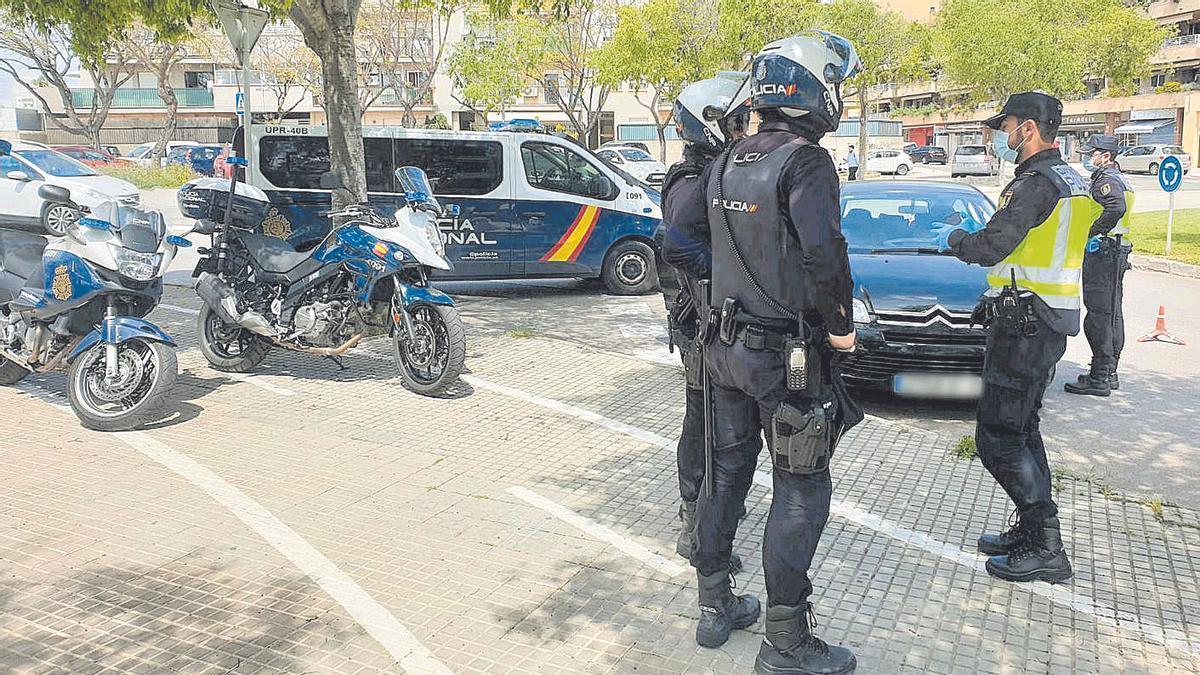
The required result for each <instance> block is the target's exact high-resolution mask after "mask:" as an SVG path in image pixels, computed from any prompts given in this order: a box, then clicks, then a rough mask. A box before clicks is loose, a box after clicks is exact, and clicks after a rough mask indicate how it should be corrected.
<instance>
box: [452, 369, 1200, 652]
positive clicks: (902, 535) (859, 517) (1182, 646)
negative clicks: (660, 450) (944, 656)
mask: <svg viewBox="0 0 1200 675" xmlns="http://www.w3.org/2000/svg"><path fill="white" fill-rule="evenodd" d="M467 378H470V379H469V380H468V382H470V383H471V384H472V385H474V386H477V387H481V388H483V389H490V390H492V391H495V392H497V393H501V394H504V395H506V396H511V397H513V398H517V399H521V400H523V401H527V402H529V403H533V404H535V405H539V406H542V407H544V408H549V409H551V410H555V411H557V412H561V413H563V414H566V415H570V416H572V417H576V418H578V419H582V420H585V421H588V422H592V423H593V424H598V425H600V426H602V427H604V428H606V429H611V430H613V431H617V432H619V433H623V434H625V435H627V436H632V437H633V438H636V439H638V440H641V441H644V442H646V443H649V444H651V445H655V446H659V447H673V446H674V444H675V441H673V440H671V439H668V438H666V437H664V436H660V435H658V434H656V433H654V432H652V431H647V430H646V429H639V428H638V427H635V426H632V425H629V424H625V423H624V422H618V421H617V420H614V419H610V418H608V417H604V416H603V415H599V414H597V413H594V412H592V411H590V410H584V409H582V408H577V407H575V406H573V405H570V404H567V403H562V402H561V401H555V400H553V399H549V398H545V397H542V396H538V395H536V394H531V393H528V392H525V391H522V390H520V389H515V388H513V387H509V386H506V385H502V384H497V383H494V382H489V381H487V380H483V379H480V378H478V377H474V376H467V375H464V376H463V379H464V380H466V379H467ZM754 482H755V483H758V484H759V485H760V486H763V487H766V488H767V489H771V487H772V486H771V477H770V475H768V474H762V473H757V472H756V473H755V475H754ZM830 511H831V513H833V514H834V515H837V516H840V517H841V518H844V519H846V520H849V521H850V522H853V523H855V524H857V525H859V526H861V527H865V528H867V529H870V530H874V531H876V532H879V533H881V534H884V535H886V536H888V537H891V538H892V539H895V540H896V541H899V542H902V543H905V544H912V545H914V546H916V547H918V548H921V549H923V550H925V551H927V552H929V553H932V554H933V555H936V556H938V557H941V558H943V559H946V560H950V561H952V562H955V563H958V564H959V565H963V566H964V567H968V568H970V569H972V570H974V571H976V572H980V573H983V574H987V572H986V570H984V569H983V561H982V560H980V559H979V558H978V557H977V556H975V555H972V554H970V553H967V552H965V551H963V550H962V549H960V548H958V547H957V546H954V545H952V544H948V543H945V542H942V541H938V540H937V539H934V538H933V537H930V536H929V535H926V534H923V533H921V532H917V531H915V530H911V529H908V528H906V527H904V526H903V525H900V524H899V523H895V522H892V521H890V520H887V519H885V518H881V517H879V516H876V515H874V514H872V513H870V512H868V511H867V510H865V509H863V508H862V507H860V506H858V505H856V504H854V503H852V502H844V501H841V500H838V499H835V500H833V501H832V503H831V506H830ZM1022 588H1024V589H1027V590H1029V591H1030V592H1031V593H1035V594H1037V595H1040V596H1042V597H1044V598H1047V599H1049V600H1050V601H1051V602H1054V603H1055V604H1057V605H1061V606H1063V607H1067V608H1070V609H1073V610H1075V611H1078V612H1080V613H1083V614H1087V615H1089V616H1091V617H1093V618H1094V619H1095V620H1096V621H1098V622H1100V623H1103V624H1106V625H1109V626H1114V627H1116V628H1118V629H1124V630H1128V631H1131V632H1134V633H1137V634H1140V635H1141V636H1142V637H1144V638H1146V639H1147V640H1149V641H1151V642H1154V643H1156V644H1160V645H1165V646H1167V647H1169V648H1172V649H1177V650H1180V651H1183V652H1186V653H1188V654H1189V655H1191V656H1192V657H1194V658H1200V646H1193V644H1192V643H1191V641H1190V640H1189V638H1188V636H1187V633H1186V632H1185V631H1183V630H1182V629H1177V628H1172V629H1171V630H1170V631H1169V632H1168V631H1167V630H1166V629H1164V628H1163V627H1162V626H1160V625H1158V624H1156V623H1154V622H1152V621H1147V620H1145V619H1139V618H1138V617H1137V616H1135V615H1134V614H1132V613H1130V612H1125V611H1118V610H1117V609H1115V608H1113V607H1110V606H1108V605H1105V604H1104V603H1100V602H1097V601H1095V600H1092V599H1091V598H1089V597H1086V596H1084V595H1080V594H1078V593H1073V592H1071V591H1069V590H1067V589H1066V588H1065V587H1062V586H1052V585H1050V584H1046V583H1042V582H1035V583H1029V584H1023V585H1022Z"/></svg>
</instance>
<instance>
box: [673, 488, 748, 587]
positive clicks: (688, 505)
mask: <svg viewBox="0 0 1200 675" xmlns="http://www.w3.org/2000/svg"><path fill="white" fill-rule="evenodd" d="M695 550H696V502H680V504H679V538H678V539H676V540H675V553H676V554H678V555H679V557H681V558H683V559H684V560H691V559H692V553H693V552H694V551H695ZM741 571H742V558H741V556H739V555H738V554H736V553H730V554H729V573H730V574H737V573H738V572H741Z"/></svg>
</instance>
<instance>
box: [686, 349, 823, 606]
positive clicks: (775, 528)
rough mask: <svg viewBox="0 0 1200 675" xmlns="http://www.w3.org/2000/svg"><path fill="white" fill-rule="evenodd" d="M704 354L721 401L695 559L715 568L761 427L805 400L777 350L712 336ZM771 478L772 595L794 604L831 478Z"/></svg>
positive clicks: (731, 531)
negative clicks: (784, 405)
mask: <svg viewBox="0 0 1200 675" xmlns="http://www.w3.org/2000/svg"><path fill="white" fill-rule="evenodd" d="M707 357H708V358H707V363H708V367H709V369H710V373H711V376H712V380H713V385H714V386H713V397H714V400H715V404H716V424H715V433H714V436H715V440H716V443H715V458H714V479H715V481H714V488H715V489H714V491H713V494H712V496H711V497H706V496H704V494H703V493H701V497H700V502H699V507H698V509H697V527H696V539H697V550H696V552H695V554H694V555H693V557H692V565H693V566H694V567H696V569H697V570H699V571H700V573H702V574H713V573H715V572H718V571H720V570H722V569H725V568H726V567H727V566H728V564H729V554H730V553H731V551H732V543H733V538H734V535H735V534H736V533H737V525H738V509H739V507H740V505H741V504H743V503H744V501H745V499H746V494H747V493H748V492H749V490H750V486H751V484H752V483H753V482H754V470H755V467H756V466H757V464H758V454H759V451H760V450H761V449H762V440H761V436H760V434H762V433H763V432H764V431H767V432H768V434H769V427H770V420H771V417H772V416H773V415H774V412H775V409H776V408H777V407H778V405H779V403H780V402H782V401H784V400H788V401H789V402H792V403H793V404H794V405H797V406H798V407H799V406H802V405H804V404H805V400H804V399H802V398H799V397H797V396H796V395H795V394H794V393H793V392H790V391H788V389H787V385H786V380H785V371H784V363H783V355H782V354H780V353H778V352H770V351H751V350H748V349H746V348H745V346H744V345H743V344H742V343H741V342H740V341H739V342H735V343H734V344H733V346H731V347H726V346H724V345H721V344H719V343H718V344H714V345H713V346H712V348H710V349H709V352H708V355H707ZM764 425H765V427H766V428H765V429H764ZM768 437H769V436H768ZM772 482H773V485H774V493H773V495H772V499H771V510H770V513H769V514H768V516H767V528H766V533H765V536H764V539H763V568H764V571H765V572H766V581H767V599H768V603H769V604H772V605H777V604H784V605H794V604H799V603H800V602H803V601H804V600H805V599H806V598H808V596H809V595H810V594H811V593H812V582H811V581H810V580H809V577H808V570H809V567H810V566H811V565H812V559H813V556H814V555H815V553H816V550H817V543H818V542H819V541H820V539H821V533H822V531H824V529H825V522H826V521H827V520H828V519H829V502H830V498H831V496H832V493H833V485H832V482H831V480H830V476H829V471H827V470H826V471H823V472H820V473H817V474H812V475H804V476H802V475H794V474H791V473H787V472H783V471H773V477H772Z"/></svg>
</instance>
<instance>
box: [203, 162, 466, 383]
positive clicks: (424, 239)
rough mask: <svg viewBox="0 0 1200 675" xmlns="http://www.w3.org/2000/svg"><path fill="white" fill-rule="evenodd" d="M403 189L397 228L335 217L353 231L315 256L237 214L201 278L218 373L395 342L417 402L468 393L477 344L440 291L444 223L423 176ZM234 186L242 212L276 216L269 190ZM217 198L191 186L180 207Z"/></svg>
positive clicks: (414, 175)
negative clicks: (434, 283)
mask: <svg viewBox="0 0 1200 675" xmlns="http://www.w3.org/2000/svg"><path fill="white" fill-rule="evenodd" d="M395 177H396V181H397V183H398V184H399V185H400V186H401V188H402V189H403V191H404V194H405V204H404V206H403V207H402V208H400V209H399V210H398V211H396V213H395V215H394V216H392V217H385V216H381V215H379V214H378V213H376V212H375V211H374V210H372V209H371V208H370V207H369V206H368V205H366V204H360V205H354V206H351V207H349V208H347V209H345V210H344V211H341V212H337V213H331V214H329V217H330V218H331V219H336V220H341V221H342V224H341V225H340V226H337V227H335V228H334V229H333V230H332V231H331V232H330V233H329V234H328V235H327V236H326V237H325V238H324V239H323V240H322V241H321V242H320V243H319V244H318V245H317V246H316V247H315V248H313V249H312V250H310V251H296V250H295V249H293V248H292V246H291V245H289V244H288V243H287V242H286V241H284V240H283V239H280V238H277V237H270V236H266V235H262V234H255V233H254V232H253V231H252V230H254V229H258V230H262V229H264V228H262V227H261V224H260V226H259V227H244V226H243V227H239V226H238V225H237V224H235V223H233V222H232V221H231V219H230V218H229V216H228V210H227V212H226V213H227V215H226V223H225V224H223V225H222V226H220V228H219V232H217V233H216V234H214V236H213V247H212V248H211V249H201V251H200V253H201V260H200V263H199V264H198V265H197V267H196V273H195V276H196V277H197V280H196V293H197V294H198V295H199V296H200V298H201V299H202V300H204V307H203V308H202V309H201V311H200V316H199V319H198V329H199V343H200V351H201V352H202V353H203V354H204V357H205V358H206V359H207V360H208V362H209V363H210V364H211V365H212V366H213V368H216V369H217V370H222V371H229V372H247V371H250V370H253V369H254V368H255V367H257V366H258V365H259V364H260V363H261V362H262V360H263V359H264V358H265V357H266V355H267V353H268V352H269V351H270V350H271V348H272V347H281V348H284V349H289V350H292V351H297V352H304V353H308V354H313V355H317V356H325V357H330V358H333V359H335V361H336V359H337V357H338V356H339V355H341V354H343V353H345V352H347V351H349V350H350V349H352V348H354V347H355V346H356V345H358V344H359V342H360V341H361V340H362V339H364V338H367V337H371V336H375V335H387V336H388V337H389V339H390V340H391V342H392V355H393V357H394V358H395V360H396V364H397V366H398V368H399V372H400V377H401V379H402V380H403V382H404V386H405V387H406V388H408V389H409V390H410V391H413V392H416V393H419V394H424V395H427V396H436V395H438V394H441V393H442V392H444V391H445V390H446V389H447V388H449V387H450V386H451V385H453V384H454V382H455V381H457V378H458V376H459V374H460V373H461V372H462V369H463V362H464V360H465V357H466V332H465V330H464V328H463V324H462V319H461V318H460V317H459V315H458V311H457V310H456V309H455V307H454V301H453V300H452V299H451V298H450V297H449V296H448V295H446V294H444V293H442V292H441V291H438V290H437V289H435V288H433V287H431V286H430V285H429V272H430V271H431V270H433V269H440V270H448V269H450V263H449V262H448V261H447V259H446V257H445V248H444V246H443V242H442V237H441V232H440V231H439V229H438V227H437V218H438V217H439V216H441V215H443V213H444V211H443V209H442V207H441V205H440V204H439V203H438V201H437V200H436V199H435V198H434V197H433V191H432V188H431V187H430V184H429V179H428V178H427V177H426V175H425V173H424V172H423V171H421V170H420V169H417V168H415V167H403V168H401V169H397V170H396V172H395ZM208 180H210V181H215V180H216V179H208ZM226 185H230V187H233V188H234V195H235V197H234V200H235V201H238V202H242V203H244V202H246V201H251V202H255V201H261V202H263V204H264V206H263V208H262V210H265V204H266V196H265V195H264V194H263V193H262V192H261V190H258V189H257V188H254V187H251V186H246V185H244V184H243V185H238V184H236V181H235V182H234V183H233V184H232V185H231V184H229V183H226ZM215 187H216V186H215V185H212V184H209V183H202V182H197V183H195V184H191V185H185V186H184V189H181V191H180V202H181V204H185V203H188V202H191V203H193V204H194V203H196V202H197V201H203V200H205V199H207V197H205V196H204V195H203V194H202V193H203V192H205V191H206V190H211V189H213V188H215ZM221 189H224V186H221ZM223 198H224V199H228V193H225V194H224V196H223ZM227 206H228V207H229V209H232V208H233V207H232V205H227ZM251 210H252V211H253V210H255V208H251ZM243 225H244V224H243Z"/></svg>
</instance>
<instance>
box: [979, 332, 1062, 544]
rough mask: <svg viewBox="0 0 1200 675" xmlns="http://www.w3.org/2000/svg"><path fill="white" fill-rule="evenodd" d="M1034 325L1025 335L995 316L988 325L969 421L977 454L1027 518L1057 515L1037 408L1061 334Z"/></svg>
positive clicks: (1059, 348) (1056, 358) (1032, 520)
mask: <svg viewBox="0 0 1200 675" xmlns="http://www.w3.org/2000/svg"><path fill="white" fill-rule="evenodd" d="M1038 328H1039V330H1038V331H1037V334H1036V335H1033V336H1029V335H1024V334H1023V333H1022V332H1021V331H1020V330H1019V329H1015V328H1011V327H1008V326H1004V325H1002V324H1001V322H999V321H996V322H994V323H993V324H992V326H991V332H990V333H988V338H987V352H986V355H985V357H984V363H983V397H982V398H980V400H979V410H978V414H977V418H976V426H975V445H976V448H977V449H978V451H979V459H980V460H981V461H982V462H983V466H984V468H986V469H987V470H988V472H989V473H991V474H992V477H993V478H995V479H996V482H997V483H999V484H1000V487H1002V488H1004V492H1005V493H1006V494H1008V497H1009V499H1011V500H1012V502H1013V504H1015V505H1016V507H1017V511H1018V513H1019V514H1020V516H1021V519H1022V522H1027V523H1039V522H1041V521H1042V520H1044V519H1046V518H1051V517H1054V516H1056V515H1057V514H1058V506H1057V505H1056V504H1055V503H1054V499H1053V497H1052V496H1051V495H1052V493H1051V477H1050V464H1049V461H1048V460H1047V458H1046V446H1045V444H1044V443H1043V442H1042V432H1041V426H1040V425H1041V418H1040V417H1039V413H1040V411H1041V408H1042V396H1043V395H1044V394H1045V393H1046V387H1047V386H1048V385H1049V384H1050V369H1051V368H1053V367H1054V365H1055V364H1056V363H1058V361H1059V359H1061V358H1062V356H1063V353H1064V352H1065V351H1066V349H1067V336H1065V335H1062V334H1061V333H1055V332H1054V331H1051V330H1048V329H1047V328H1046V327H1045V326H1039V327H1038Z"/></svg>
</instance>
